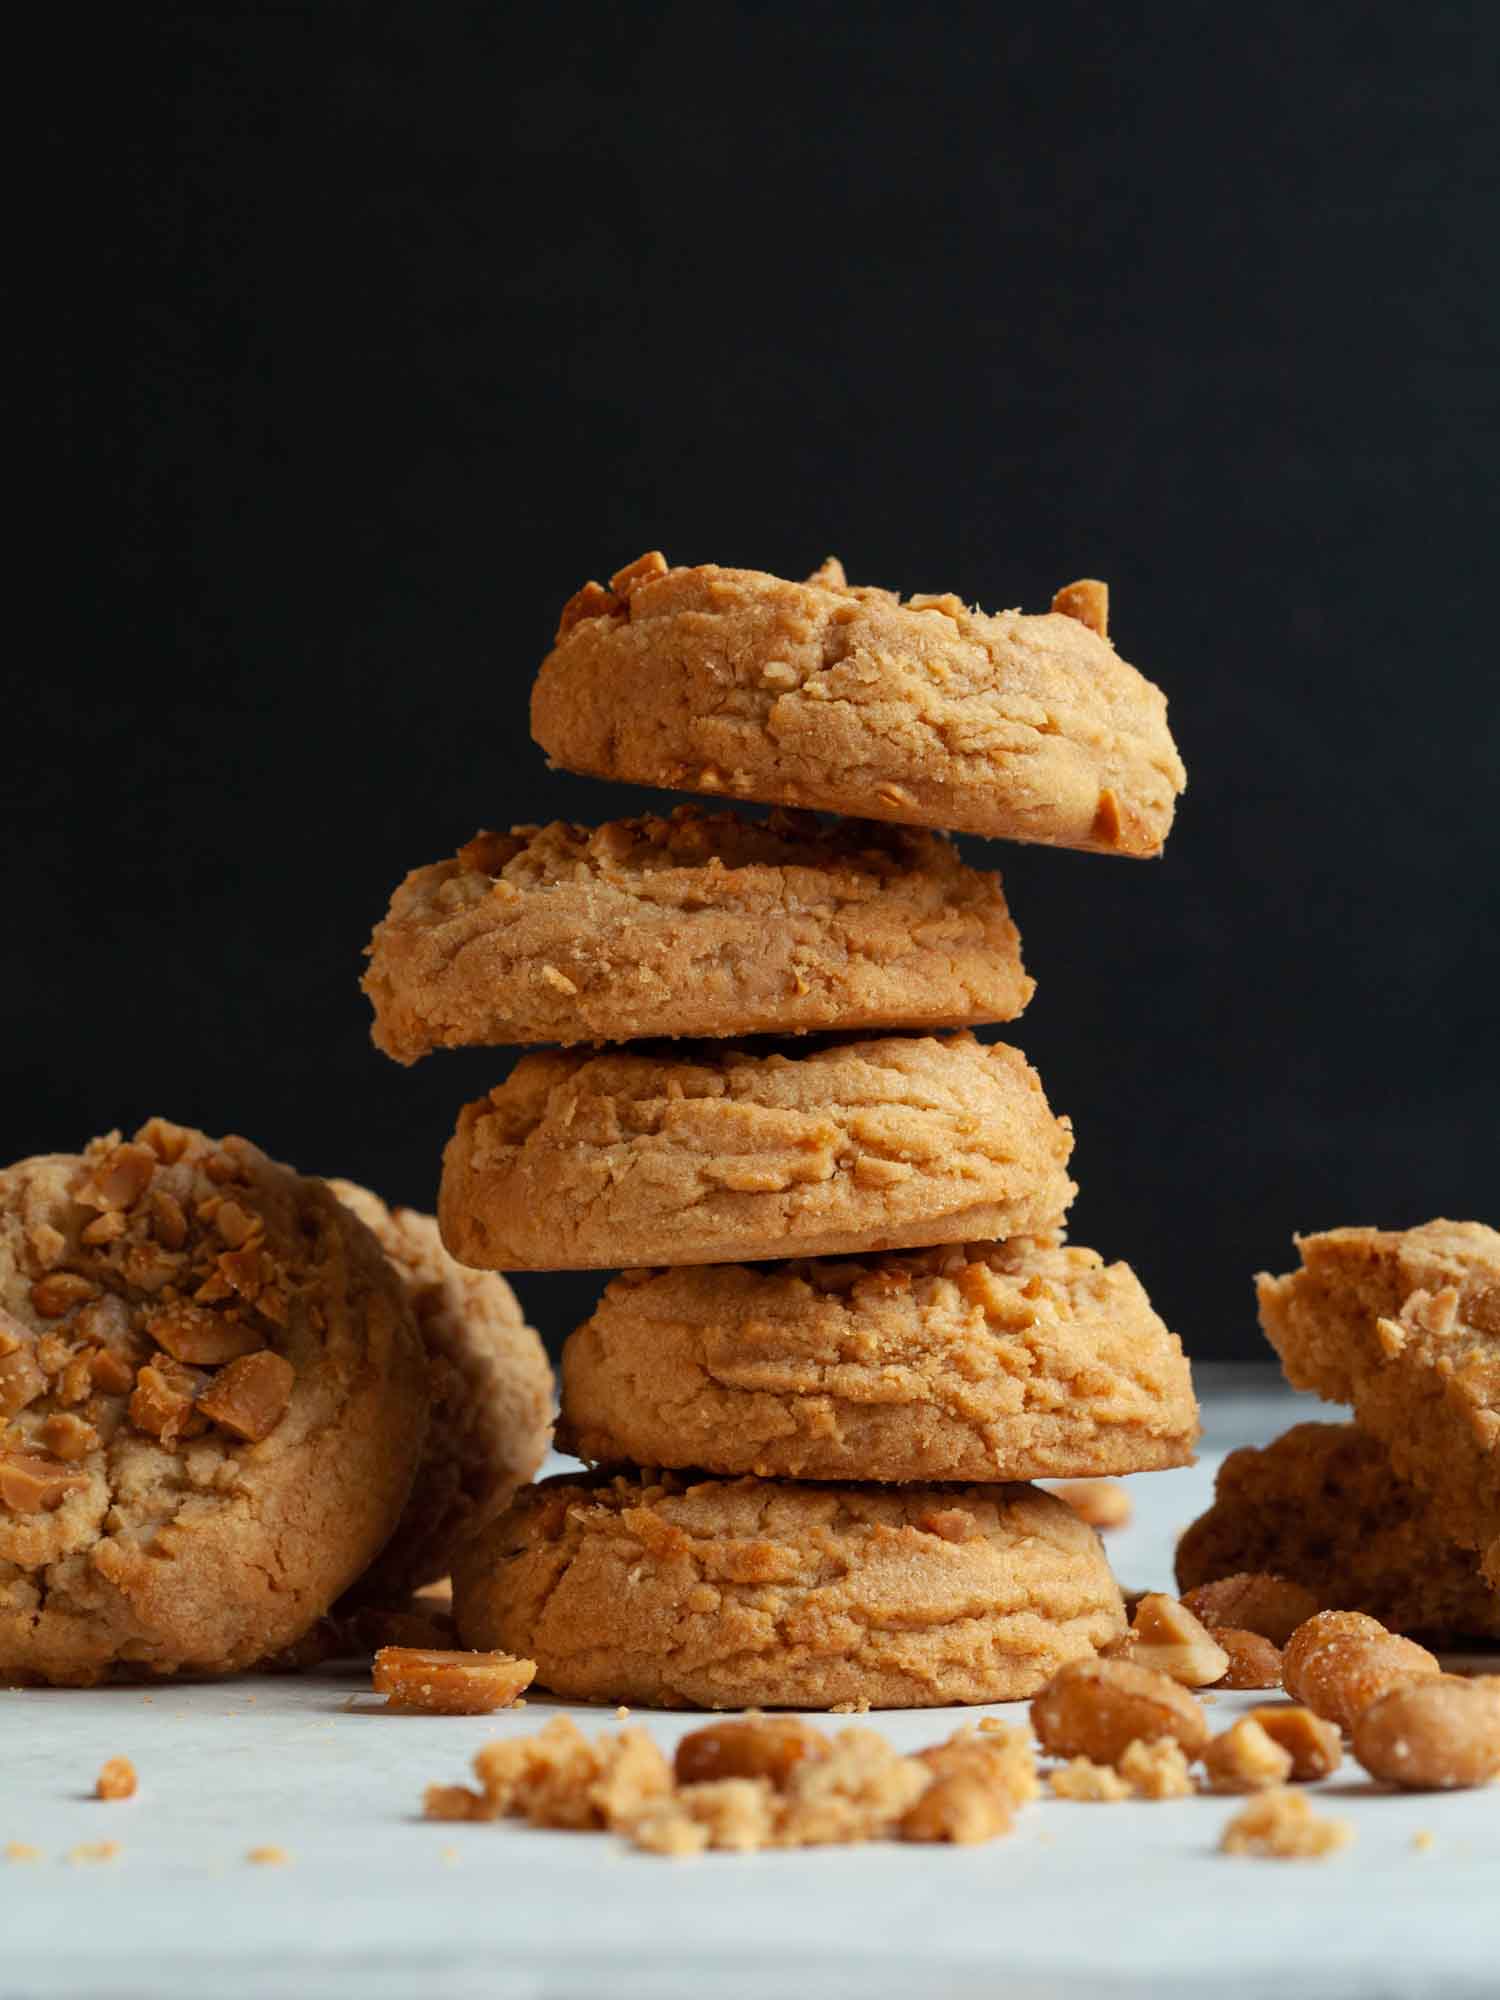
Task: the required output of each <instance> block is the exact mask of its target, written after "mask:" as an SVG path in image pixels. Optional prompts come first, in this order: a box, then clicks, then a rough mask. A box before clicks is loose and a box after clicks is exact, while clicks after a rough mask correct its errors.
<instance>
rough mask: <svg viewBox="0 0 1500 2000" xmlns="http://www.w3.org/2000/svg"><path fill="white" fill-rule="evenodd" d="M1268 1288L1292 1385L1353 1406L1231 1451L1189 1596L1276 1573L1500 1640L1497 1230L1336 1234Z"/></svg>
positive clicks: (1372, 1606)
mask: <svg viewBox="0 0 1500 2000" xmlns="http://www.w3.org/2000/svg"><path fill="white" fill-rule="evenodd" d="M1297 1242H1298V1248H1299V1250H1300V1251H1301V1253H1302V1268H1301V1269H1300V1270H1298V1271H1293V1272H1291V1273H1289V1274H1288V1275H1287V1276H1285V1277H1280V1278H1272V1277H1268V1276H1265V1275H1262V1276H1261V1277H1260V1278H1259V1279H1257V1281H1256V1288H1257V1292H1258V1295H1259V1300H1260V1319H1261V1326H1262V1328H1263V1329H1264V1331H1265V1334H1266V1338H1267V1339H1268V1340H1269V1341H1270V1343H1271V1345H1272V1346H1273V1347H1274V1348H1275V1349H1276V1352H1277V1354H1278V1355H1279V1356H1280V1358H1281V1363H1282V1367H1283V1368H1284V1370H1285V1372H1286V1376H1287V1380H1288V1381H1289V1382H1290V1383H1291V1384H1292V1386H1293V1388H1296V1389H1311V1390H1313V1391H1314V1392H1315V1393H1316V1394H1318V1395H1320V1396H1322V1397H1324V1398H1325V1399H1326V1400H1327V1401H1329V1402H1334V1403H1345V1404H1349V1405H1352V1407H1353V1411H1354V1418H1355V1421H1354V1422H1353V1423H1352V1424H1347V1423H1345V1424H1298V1425H1296V1426H1295V1427H1294V1428H1293V1429H1291V1430H1289V1431H1288V1432H1286V1434H1285V1435H1284V1436H1282V1437H1280V1438H1278V1439H1276V1441H1275V1442H1274V1443H1272V1444H1270V1445H1268V1446H1266V1447H1265V1448H1264V1449H1263V1450H1256V1449H1253V1448H1249V1447H1247V1448H1244V1449H1242V1450H1239V1451H1234V1452H1231V1453H1230V1454H1229V1456H1228V1458H1227V1459H1226V1460H1225V1461H1224V1464H1223V1465H1222V1467H1221V1468H1220V1471H1219V1476H1218V1481H1217V1490H1216V1495H1215V1500H1214V1504H1213V1506H1212V1507H1211V1508H1210V1509H1209V1510H1208V1512H1207V1513H1206V1514H1204V1515H1203V1516H1202V1517H1201V1518H1200V1519H1199V1520H1197V1521H1195V1522H1194V1523H1193V1525H1192V1526H1191V1527H1190V1528H1189V1529H1188V1530H1187V1532H1186V1534H1185V1535H1184V1536H1183V1538H1182V1541H1181V1543H1180V1544H1179V1546H1178V1551H1177V1577H1178V1582H1179V1584H1180V1585H1181V1587H1182V1588H1183V1589H1192V1588H1194V1587H1195V1586H1196V1585H1198V1584H1201V1583H1212V1582H1217V1581H1218V1579H1219V1578H1220V1577H1224V1576H1229V1575H1233V1574H1236V1573H1238V1572H1240V1571H1258V1570H1269V1571H1273V1572H1275V1573H1276V1574H1278V1575H1281V1576H1286V1577H1289V1578H1291V1579H1292V1580H1293V1581H1294V1582H1296V1583H1300V1584H1302V1585H1304V1586H1305V1587H1306V1588H1307V1589H1308V1590H1310V1591H1311V1592H1312V1593H1313V1595H1314V1597H1315V1598H1316V1599H1317V1601H1318V1603H1319V1605H1320V1606H1322V1607H1323V1608H1326V1609H1329V1610H1340V1611H1363V1612H1366V1613H1368V1614H1369V1615H1370V1616H1372V1617H1375V1618H1378V1619H1379V1620H1380V1621H1381V1623H1382V1624H1384V1625H1388V1626H1390V1627H1391V1628H1392V1629H1393V1630H1395V1631H1406V1632H1411V1631H1417V1632H1423V1633H1426V1634H1429V1635H1431V1636H1433V1637H1436V1638H1454V1637H1460V1636H1466V1637H1473V1638H1486V1639H1494V1638H1497V1637H1500V1593H1497V1586H1500V1233H1497V1232H1496V1231H1495V1230H1493V1229H1487V1228H1485V1227H1484V1226H1483V1225H1482V1224H1481V1223H1477V1222H1445V1221H1437V1222H1428V1223H1424V1224H1423V1225H1422V1226H1421V1227H1420V1228H1416V1229H1405V1230H1391V1229H1365V1228H1355V1229H1330V1230H1325V1231H1323V1232H1321V1233H1320V1234H1318V1235H1313V1236H1304V1237H1299V1238H1298V1239H1297Z"/></svg>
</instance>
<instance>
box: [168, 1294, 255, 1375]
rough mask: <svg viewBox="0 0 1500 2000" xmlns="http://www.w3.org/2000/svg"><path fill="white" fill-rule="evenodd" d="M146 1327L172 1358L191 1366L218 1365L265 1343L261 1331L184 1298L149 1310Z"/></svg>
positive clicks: (233, 1359)
mask: <svg viewBox="0 0 1500 2000" xmlns="http://www.w3.org/2000/svg"><path fill="white" fill-rule="evenodd" d="M146 1331H147V1333H149V1334H150V1336H151V1338H152V1339H153V1340H154V1341H155V1342H156V1344H157V1346H158V1347H163V1348H165V1349H166V1351H167V1353H168V1354H170V1355H171V1356H172V1358H173V1360H174V1361H185V1362H188V1363H190V1364H191V1365H192V1366H193V1367H195V1368H218V1367H221V1366H222V1365H223V1364H224V1362H226V1361H235V1360H238V1358H239V1357H240V1355H242V1354H255V1353H257V1352H258V1351H259V1350H260V1349H261V1348H263V1347H264V1346H265V1344H266V1341H265V1335H264V1334H261V1333H257V1332H256V1331H255V1329H254V1328H253V1327H249V1326H246V1325H245V1323H244V1321H243V1320H238V1319H235V1318H233V1317H232V1316H231V1315H230V1314H228V1313H221V1312H210V1311H209V1310H208V1308H207V1307H206V1306H195V1305H189V1304H187V1303H185V1302H184V1303H182V1304H178V1305H171V1306H168V1307H166V1308H165V1309H164V1310H163V1311H162V1312H159V1313H153V1314H152V1315H151V1317H150V1319H148V1320H147V1321H146Z"/></svg>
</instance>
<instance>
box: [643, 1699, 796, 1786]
mask: <svg viewBox="0 0 1500 2000" xmlns="http://www.w3.org/2000/svg"><path fill="white" fill-rule="evenodd" d="M827 1755H828V1738H827V1737H826V1736H824V1735H822V1734H821V1733H820V1732H819V1731H818V1730H816V1729H812V1728H809V1726H808V1725H807V1723H805V1722H800V1721H798V1720H797V1718H796V1717H795V1716H780V1715H777V1716H770V1715H757V1714H754V1713H751V1714H749V1715H747V1716H745V1717H743V1718H742V1719H741V1720H738V1721H734V1722H711V1723H710V1724H709V1725H708V1727H707V1728H706V1729H695V1730H693V1731H691V1732H690V1734H688V1735H687V1736H684V1737H683V1739H682V1741H681V1742H680V1743H679V1744H678V1745H677V1755H676V1759H675V1762H674V1769H675V1772H676V1777H677V1782H678V1784H679V1785H700V1784H704V1783H707V1782H709V1781H711V1780H716V1779H719V1778H765V1779H767V1780H768V1781H769V1782H770V1783H771V1784H772V1785H773V1786H775V1788H776V1789H777V1790H778V1791H784V1790H785V1789H786V1781H787V1779H788V1777H789V1776H790V1775H791V1772H792V1770H793V1767H794V1766H796V1765H797V1764H800V1763H801V1762H802V1761H803V1759H804V1758H807V1757H826V1756H827Z"/></svg>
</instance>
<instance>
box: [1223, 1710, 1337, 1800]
mask: <svg viewBox="0 0 1500 2000" xmlns="http://www.w3.org/2000/svg"><path fill="white" fill-rule="evenodd" d="M1246 1719H1247V1720H1248V1721H1250V1722H1258V1723H1259V1724H1260V1726H1261V1728H1262V1729H1263V1730H1264V1731H1265V1732H1266V1734H1267V1736H1269V1737H1270V1739H1271V1741H1272V1742H1273V1743H1279V1744H1280V1745H1281V1748H1282V1749H1283V1750H1285V1751H1286V1753H1287V1755H1288V1756H1289V1757H1290V1758H1291V1760H1292V1781H1293V1783H1294V1784H1299V1785H1302V1784H1312V1783H1315V1782H1316V1781H1317V1779H1319V1778H1328V1777H1331V1776H1332V1775H1333V1773H1334V1772H1335V1771H1336V1770H1337V1769H1338V1767H1339V1765H1340V1764H1342V1763H1343V1761H1344V1739H1343V1737H1342V1736H1341V1735H1340V1733H1339V1730H1338V1727H1337V1725H1336V1724H1335V1723H1332V1722H1325V1721H1324V1719H1323V1718H1322V1716H1320V1715H1314V1714H1313V1712H1312V1710H1311V1709H1310V1708H1294V1707H1292V1706H1291V1704H1290V1703H1287V1704H1281V1703H1268V1704H1267V1705H1266V1706H1265V1707H1263V1708H1252V1709H1251V1710H1250V1713H1249V1715H1248V1717H1247V1718H1246Z"/></svg>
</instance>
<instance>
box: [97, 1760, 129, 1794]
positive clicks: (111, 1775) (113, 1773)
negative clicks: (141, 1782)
mask: <svg viewBox="0 0 1500 2000" xmlns="http://www.w3.org/2000/svg"><path fill="white" fill-rule="evenodd" d="M135 1785H136V1778H135V1766H134V1764H132V1763H131V1761H130V1759H129V1758H128V1757H111V1758H109V1759H108V1760H107V1761H106V1762H105V1764H104V1765H103V1766H102V1767H101V1769H100V1772H99V1775H98V1777H97V1778H96V1779H95V1780H94V1796H95V1797H96V1798H100V1799H132V1798H134V1797H135Z"/></svg>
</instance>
